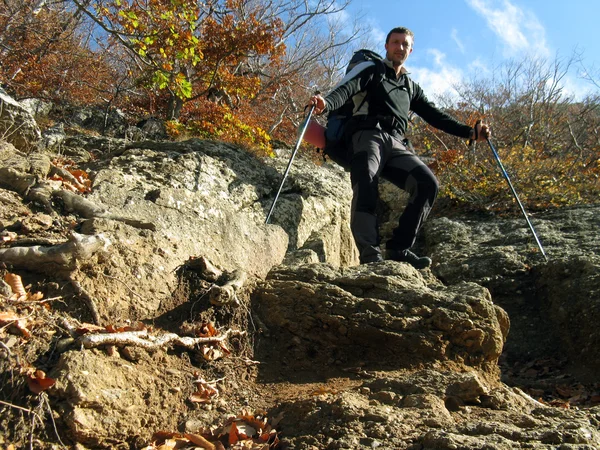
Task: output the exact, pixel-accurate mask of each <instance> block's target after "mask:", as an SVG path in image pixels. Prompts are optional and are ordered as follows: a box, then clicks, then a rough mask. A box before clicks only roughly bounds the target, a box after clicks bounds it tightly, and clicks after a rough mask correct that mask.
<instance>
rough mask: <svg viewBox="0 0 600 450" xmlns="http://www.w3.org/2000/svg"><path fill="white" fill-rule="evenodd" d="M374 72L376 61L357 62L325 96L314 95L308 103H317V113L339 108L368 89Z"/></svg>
mask: <svg viewBox="0 0 600 450" xmlns="http://www.w3.org/2000/svg"><path fill="white" fill-rule="evenodd" d="M374 73H375V63H374V62H372V61H366V62H363V63H360V64H357V65H356V66H355V67H354V68H353V69H352V70H351V71H350V72H348V73H347V74H346V76H345V77H344V78H343V79H342V80H341V81H340V82H339V83H338V84H337V86H335V87H334V88H333V89H332V90H331V92H330V93H329V94H327V96H326V97H325V98H323V96H321V95H320V94H316V95H313V96H312V97H311V98H310V100H309V101H308V105H309V106H310V105H315V114H322V113H324V112H326V111H333V110H335V109H338V108H339V107H341V106H342V105H343V104H344V103H346V101H347V100H348V99H349V98H351V97H352V96H354V95H356V94H358V93H359V92H361V91H362V90H364V89H366V87H367V85H368V83H369V82H370V81H371V79H372V78H373V76H374Z"/></svg>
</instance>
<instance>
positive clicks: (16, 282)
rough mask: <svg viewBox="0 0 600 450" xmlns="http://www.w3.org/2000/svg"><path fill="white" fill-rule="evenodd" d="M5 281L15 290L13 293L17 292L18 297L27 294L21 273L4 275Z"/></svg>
mask: <svg viewBox="0 0 600 450" xmlns="http://www.w3.org/2000/svg"><path fill="white" fill-rule="evenodd" d="M4 281H6V282H7V283H8V285H9V286H10V288H11V289H12V291H13V294H16V296H17V297H18V298H21V297H26V296H27V291H25V287H23V280H21V277H20V276H19V275H17V274H14V273H7V274H6V275H5V276H4Z"/></svg>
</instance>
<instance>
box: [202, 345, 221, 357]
mask: <svg viewBox="0 0 600 450" xmlns="http://www.w3.org/2000/svg"><path fill="white" fill-rule="evenodd" d="M202 356H203V357H204V359H205V360H207V361H216V360H217V359H219V358H222V357H223V352H222V351H221V350H219V349H218V348H214V347H209V346H208V345H205V346H204V347H202Z"/></svg>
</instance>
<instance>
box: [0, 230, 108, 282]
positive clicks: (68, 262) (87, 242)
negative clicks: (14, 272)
mask: <svg viewBox="0 0 600 450" xmlns="http://www.w3.org/2000/svg"><path fill="white" fill-rule="evenodd" d="M109 245H110V241H109V240H108V238H106V237H105V236H103V235H102V234H99V235H95V236H87V235H84V234H78V233H74V232H73V233H72V234H71V236H70V239H69V240H68V241H67V242H65V243H63V244H59V245H54V246H51V247H42V246H39V245H36V246H33V247H11V248H3V249H0V260H1V261H2V262H4V263H5V264H10V265H12V266H13V267H20V268H24V269H27V270H31V271H34V272H45V273H55V272H56V271H57V270H59V271H64V270H67V271H72V270H74V269H75V268H76V266H77V262H78V261H85V260H87V259H89V258H90V257H91V256H92V255H93V254H94V253H96V252H97V251H99V250H102V249H106V247H108V246H109Z"/></svg>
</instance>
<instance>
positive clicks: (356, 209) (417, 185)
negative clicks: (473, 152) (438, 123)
mask: <svg viewBox="0 0 600 450" xmlns="http://www.w3.org/2000/svg"><path fill="white" fill-rule="evenodd" d="M379 177H382V178H384V179H386V180H388V181H390V182H392V183H393V184H394V185H396V186H398V187H399V188H400V189H402V190H404V191H406V192H408V194H409V199H408V205H407V206H406V208H405V209H404V212H403V213H402V215H401V216H400V219H399V221H398V226H397V227H396V228H395V229H394V231H393V235H392V237H391V239H390V240H389V241H387V243H386V248H388V249H394V250H405V249H408V248H410V247H412V245H413V244H414V243H415V239H416V237H417V233H418V232H419V229H420V228H421V226H422V225H423V223H424V222H425V219H426V218H427V216H428V215H429V212H430V211H431V208H432V206H433V203H434V202H435V198H436V197H437V193H438V190H439V184H438V181H437V179H436V178H435V175H434V174H433V173H432V172H431V170H429V168H428V167H427V166H426V165H425V164H424V163H423V162H422V161H421V160H420V159H419V158H418V157H417V156H416V155H415V154H414V153H412V152H411V151H410V150H408V149H407V148H406V146H405V145H404V143H403V140H402V136H400V135H397V134H389V133H387V132H385V131H383V130H381V129H367V130H360V131H357V132H356V133H354V135H353V136H352V160H351V167H350V179H351V181H352V191H353V198H352V218H351V223H350V227H351V229H352V234H353V235H354V240H355V242H356V246H357V247H358V251H359V253H360V262H361V263H367V262H373V261H377V260H381V256H380V255H381V252H380V249H379V244H380V238H379V224H378V222H377V216H376V214H375V209H376V206H377V199H378V183H379Z"/></svg>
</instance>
